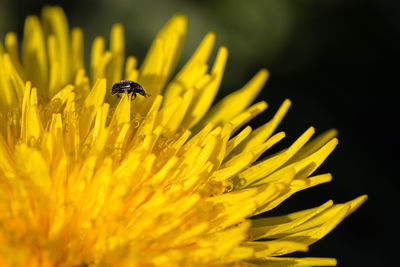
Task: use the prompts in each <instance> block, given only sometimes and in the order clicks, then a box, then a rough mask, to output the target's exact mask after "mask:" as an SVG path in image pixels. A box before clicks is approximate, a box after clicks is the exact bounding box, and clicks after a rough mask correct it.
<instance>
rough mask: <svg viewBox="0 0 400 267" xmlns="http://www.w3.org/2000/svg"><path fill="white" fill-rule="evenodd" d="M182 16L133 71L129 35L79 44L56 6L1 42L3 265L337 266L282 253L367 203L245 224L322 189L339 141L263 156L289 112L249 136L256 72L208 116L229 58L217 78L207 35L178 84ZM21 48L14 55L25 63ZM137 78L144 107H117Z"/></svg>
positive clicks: (119, 30) (114, 33)
mask: <svg viewBox="0 0 400 267" xmlns="http://www.w3.org/2000/svg"><path fill="white" fill-rule="evenodd" d="M185 32H186V18H185V17H184V16H182V15H175V16H173V17H172V18H171V20H170V21H169V22H168V23H167V24H166V25H165V27H164V28H163V29H162V30H161V31H160V33H159V34H158V35H157V37H156V39H155V41H154V42H153V44H152V45H151V47H150V50H149V52H148V55H147V56H146V58H145V59H144V61H143V63H142V64H141V66H140V68H137V61H136V59H135V58H134V57H132V56H129V57H127V58H125V47H124V38H125V37H124V29H123V27H122V26H121V25H119V24H117V25H114V26H113V27H112V30H111V37H110V47H109V49H106V41H105V39H104V38H103V37H97V38H96V39H95V40H94V41H93V45H92V50H91V61H90V70H89V71H86V70H85V68H84V63H83V33H82V31H81V29H79V28H74V29H72V30H70V29H69V26H68V22H67V20H66V17H65V14H64V12H63V11H62V9H61V8H60V7H45V8H44V9H43V12H42V14H41V17H40V18H38V17H36V16H29V17H27V19H26V22H25V28H24V36H23V41H22V48H21V50H19V48H18V42H17V37H16V35H15V34H14V33H8V34H7V35H6V36H5V44H4V46H0V265H1V266H14V265H20V266H83V265H85V266H87V265H96V266H97V265H100V266H124V265H126V266H134V265H135V264H136V265H139V266H200V265H201V266H203V265H207V266H208V265H210V266H218V265H232V264H242V265H246V264H247V265H248V266H251V264H255V265H257V264H263V266H269V265H271V266H289V265H290V266H292V265H295V266H319V265H335V264H336V261H335V259H327V258H294V257H288V256H286V257H285V256H284V255H285V254H289V253H292V252H295V251H306V250H307V249H308V246H309V245H311V244H312V243H314V242H316V241H318V240H319V239H320V238H322V237H323V236H325V235H326V234H327V233H328V232H329V231H331V230H332V229H333V228H334V227H335V226H336V225H337V224H338V223H339V222H340V221H342V220H343V219H344V218H345V217H346V216H347V215H349V214H350V213H351V212H353V211H354V210H355V209H356V208H357V207H359V206H360V205H361V204H362V202H364V201H365V199H366V196H361V197H359V198H356V199H354V200H352V201H349V202H347V203H344V204H335V205H334V204H333V203H332V201H328V202H326V203H324V204H323V205H321V206H319V207H315V208H312V209H309V210H304V211H299V212H295V213H292V214H288V215H284V216H279V217H265V218H256V219H252V217H253V216H254V215H257V214H261V213H264V212H267V211H269V210H271V209H273V208H274V207H276V206H277V205H279V204H280V203H281V202H283V201H284V200H285V199H287V198H288V197H290V196H291V195H292V194H294V193H295V192H297V191H300V190H303V189H306V188H309V187H312V186H315V185H318V184H321V183H325V182H329V181H330V180H331V176H330V174H322V175H315V176H313V175H312V174H313V172H314V171H315V170H316V169H317V167H318V166H319V165H320V164H321V163H322V162H323V161H324V159H325V158H326V157H327V156H328V155H329V154H330V153H331V152H332V150H333V149H334V148H335V146H336V144H337V139H336V138H335V135H336V132H335V131H334V130H331V131H328V132H326V133H324V134H322V135H320V136H319V137H317V138H315V139H313V140H311V141H309V140H310V138H311V136H312V135H313V134H314V129H313V128H312V127H311V128H309V129H308V130H307V131H306V132H305V133H304V134H302V135H301V136H300V137H299V138H298V139H297V140H296V141H295V142H294V143H293V144H292V145H291V146H290V147H288V148H287V149H285V150H283V151H281V152H279V153H278V154H275V155H272V156H270V157H268V158H266V159H262V160H260V159H259V157H260V156H261V155H262V154H263V153H264V152H265V151H266V150H268V149H269V148H270V147H272V146H273V145H274V144H276V143H277V142H279V141H280V140H281V139H282V138H284V137H285V134H284V133H283V132H279V133H274V131H275V129H276V128H277V126H278V124H279V122H280V121H281V120H282V118H283V117H284V115H285V113H286V111H287V110H288V108H289V106H290V101H289V100H285V101H284V102H283V103H282V105H281V107H280V108H279V110H278V111H277V112H276V114H275V115H274V116H273V118H272V119H271V120H270V121H269V122H267V123H266V124H264V125H262V126H261V127H259V128H257V129H255V130H252V129H251V128H250V127H249V126H247V127H244V126H245V125H246V123H247V122H248V121H249V120H251V119H252V118H253V117H255V116H256V115H258V114H259V113H261V112H262V111H264V110H265V109H266V107H267V104H266V103H265V102H263V101H262V102H259V103H256V104H253V105H251V103H252V102H253V100H254V99H255V97H256V95H257V94H258V93H259V92H260V90H261V89H262V87H263V85H264V83H265V82H266V80H267V78H268V71H266V70H264V69H263V70H260V71H259V72H258V73H257V74H256V75H255V76H254V78H253V79H251V80H250V81H249V82H248V83H247V84H246V85H244V86H243V88H241V89H240V90H238V91H236V92H234V93H232V94H230V95H228V96H226V97H225V98H223V99H222V100H221V101H219V102H218V103H217V104H215V105H213V106H212V103H213V100H214V98H215V96H216V93H217V90H218V88H219V86H220V83H221V79H222V76H223V73H224V68H225V63H226V59H227V56H228V51H227V49H226V48H225V47H220V48H219V50H218V53H217V56H216V58H215V60H214V63H213V64H212V67H211V68H210V70H209V68H208V61H209V57H210V53H211V51H212V49H213V45H214V40H215V35H214V34H213V33H208V34H207V35H206V36H205V37H204V39H203V41H202V42H201V44H200V45H199V47H198V48H197V50H196V51H195V52H194V54H193V56H192V57H191V58H190V59H189V61H188V62H187V63H186V64H185V66H184V67H183V68H182V69H181V70H180V71H179V72H178V73H177V74H176V75H174V77H173V78H171V77H172V75H173V74H174V71H175V66H176V64H177V61H178V58H179V54H180V50H181V47H182V43H183V39H184V36H185ZM19 51H21V53H20V54H19ZM122 79H125V80H131V81H136V82H137V83H138V84H140V85H141V86H142V87H143V88H144V89H145V90H146V93H148V94H149V95H151V96H150V97H146V98H144V97H137V98H136V99H134V100H133V101H132V95H131V94H126V93H122V94H121V98H120V99H119V98H117V97H116V96H113V95H111V87H112V85H113V84H114V83H116V82H118V81H120V80H122ZM247 265H246V266H247Z"/></svg>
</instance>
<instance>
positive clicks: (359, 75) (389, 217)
mask: <svg viewBox="0 0 400 267" xmlns="http://www.w3.org/2000/svg"><path fill="white" fill-rule="evenodd" d="M81 2H82V3H81ZM45 3H52V4H59V5H61V6H62V7H63V8H64V9H65V11H66V13H67V15H68V17H69V21H70V25H71V26H81V27H82V28H83V30H84V33H85V42H86V47H85V49H86V50H85V54H86V57H87V59H88V55H89V51H90V50H89V49H90V44H91V41H92V40H93V38H94V37H95V36H96V35H105V36H108V35H109V30H110V27H111V25H112V24H113V23H115V22H121V23H123V24H124V26H125V27H126V41H127V54H130V55H135V56H137V57H138V59H139V61H140V60H142V59H143V58H144V55H145V53H146V50H147V48H148V47H149V45H150V43H151V41H152V38H154V36H155V35H156V33H157V31H158V30H159V29H160V28H161V27H162V25H163V24H164V23H165V22H166V21H167V20H168V18H169V17H170V16H171V15H172V14H173V13H176V12H180V13H183V14H185V15H187V16H188V19H189V25H188V35H187V39H186V40H185V47H184V50H183V54H182V58H181V63H180V64H181V65H182V64H183V62H184V61H185V60H187V59H188V57H189V55H190V54H191V53H192V52H193V50H194V49H195V47H196V45H197V44H198V43H199V42H200V40H201V38H202V37H203V36H204V35H205V34H206V32H207V31H209V30H212V31H215V32H216V33H217V38H218V41H217V45H226V46H227V47H228V48H229V51H230V57H229V60H228V64H227V68H226V72H225V73H226V74H225V76H224V79H223V82H222V88H221V91H220V93H219V95H218V97H219V98H220V97H222V96H224V95H226V94H227V93H228V92H230V91H233V90H235V89H238V88H240V87H241V86H242V85H243V84H244V83H245V82H246V81H248V80H249V79H250V78H251V77H252V75H254V74H255V73H256V72H257V70H258V69H260V68H262V67H266V68H268V69H269V70H270V72H271V78H270V80H269V81H268V83H267V85H266V87H265V89H264V91H263V92H262V94H261V95H260V96H259V98H258V100H261V99H264V100H266V101H267V102H268V104H269V108H268V110H267V111H266V112H264V113H263V114H262V115H261V116H259V117H258V118H257V119H256V120H255V121H254V122H253V125H254V126H256V125H260V124H261V123H262V122H265V121H266V120H267V119H269V118H270V117H271V116H272V115H273V113H274V112H275V111H276V110H277V108H278V107H279V105H280V103H281V102H282V101H283V100H284V99H285V98H289V99H291V100H292V102H293V105H292V108H291V110H290V111H289V113H288V114H287V116H286V118H285V119H284V121H283V123H282V124H281V126H280V128H279V129H280V130H284V131H285V132H286V134H287V138H286V139H287V140H286V141H284V142H283V145H286V146H287V145H289V144H290V142H292V141H294V140H295V139H296V138H297V137H298V136H299V135H300V134H301V133H302V132H303V131H304V130H306V128H307V127H308V126H310V125H313V126H315V127H316V130H317V133H321V132H323V131H325V130H327V129H330V128H337V129H338V130H339V146H338V147H337V148H336V150H335V151H334V153H333V154H332V155H331V156H330V157H329V158H328V160H327V161H326V162H325V163H324V165H323V166H322V167H321V168H320V170H319V172H320V173H323V172H327V171H329V172H332V173H333V178H334V180H333V181H332V182H331V183H328V184H324V185H320V186H318V187H316V188H312V189H309V190H306V191H303V192H300V193H297V194H296V195H294V196H293V197H292V198H291V199H289V200H287V201H286V202H284V203H283V204H282V205H281V206H279V207H278V208H277V210H276V211H273V212H272V213H271V214H279V213H283V212H291V211H295V210H299V209H303V208H309V207H314V206H316V205H320V204H322V203H323V202H325V201H327V200H329V199H333V200H334V201H335V202H345V201H348V200H350V199H353V198H355V197H357V196H359V195H361V194H368V195H369V200H368V201H367V202H366V203H365V204H364V205H363V206H362V207H361V208H360V209H359V210H357V211H356V212H355V213H354V214H352V215H351V216H350V217H349V218H347V219H346V220H345V221H344V222H343V223H342V224H340V225H339V226H338V227H337V228H336V229H335V230H334V231H333V232H331V233H330V234H329V235H328V236H326V237H325V238H324V239H323V240H321V241H320V242H318V243H317V244H315V245H313V246H311V249H310V251H309V253H307V254H298V255H300V256H322V257H336V258H338V266H393V264H395V261H394V260H393V259H394V258H395V252H397V250H396V251H395V249H396V247H395V246H394V245H393V244H394V243H396V241H397V230H396V225H395V224H396V222H395V218H394V216H395V214H396V212H397V211H398V208H397V205H396V204H397V203H396V202H395V199H396V200H397V197H396V193H397V192H398V190H397V186H396V185H397V183H396V182H397V179H398V178H399V177H398V174H397V172H396V173H395V171H394V169H395V166H394V165H395V164H398V161H397V158H395V152H397V153H398V148H399V146H398V145H399V136H398V128H399V127H398V122H399V120H398V119H397V114H398V113H397V112H396V111H397V102H398V101H397V98H396V94H395V92H396V91H397V89H398V88H399V86H398V85H399V78H398V70H397V68H396V67H397V65H398V64H399V52H398V49H399V48H400V42H399V34H400V1H397V2H396V1H392V2H391V1H385V0H376V1H372V0H360V1H357V0H354V1H351V0H293V1H289V0H274V1H272V0H271V1H265V0H254V1H240V0H237V1H236V0H232V1H228V0H221V1H211V0H210V1H183V0H174V1H162V0H157V1H148V2H147V3H137V2H135V1H128V0H113V1H106V0H103V1H93V0H92V1H78V0H70V1H64V2H62V1H20V0H19V1H8V2H4V1H3V0H2V1H1V2H0V34H1V35H0V36H1V38H2V39H3V37H4V33H5V32H7V31H16V32H17V33H18V34H19V36H20V37H21V36H22V35H21V33H22V29H23V21H24V17H25V16H26V15H28V14H31V13H35V14H39V13H40V9H41V7H42V6H43V5H44V4H45ZM281 147H283V146H281ZM397 243H398V242H397Z"/></svg>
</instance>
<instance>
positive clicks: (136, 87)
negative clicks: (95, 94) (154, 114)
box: [111, 80, 150, 98]
mask: <svg viewBox="0 0 400 267" xmlns="http://www.w3.org/2000/svg"><path fill="white" fill-rule="evenodd" d="M123 93H127V94H130V93H132V98H136V94H139V95H142V96H145V97H149V96H150V95H148V94H146V92H145V91H144V89H143V87H142V86H141V85H140V84H138V83H135V82H132V81H128V80H122V81H119V82H116V83H115V84H114V85H113V87H112V91H111V94H112V95H116V96H118V97H121V94H123Z"/></svg>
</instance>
